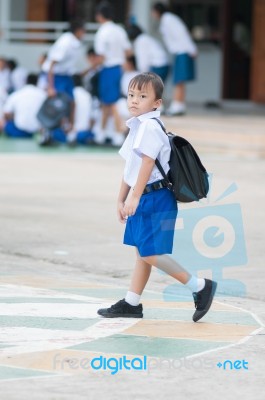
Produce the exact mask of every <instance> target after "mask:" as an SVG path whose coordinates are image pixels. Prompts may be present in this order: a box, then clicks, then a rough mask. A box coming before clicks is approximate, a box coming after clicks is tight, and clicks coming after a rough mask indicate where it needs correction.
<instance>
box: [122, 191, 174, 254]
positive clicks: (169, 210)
mask: <svg viewBox="0 0 265 400" xmlns="http://www.w3.org/2000/svg"><path fill="white" fill-rule="evenodd" d="M176 218H177V202H176V199H175V196H174V194H173V193H172V192H171V191H170V190H169V189H167V188H163V189H159V190H155V191H153V192H150V193H147V194H144V195H142V196H141V199H140V202H139V206H138V208H137V210H136V213H135V214H134V215H133V216H131V217H128V219H127V223H126V228H125V232H124V239H123V243H124V244H127V245H130V246H135V247H137V249H138V251H139V254H140V256H141V257H148V256H154V255H161V254H172V249H173V239H174V229H175V222H176Z"/></svg>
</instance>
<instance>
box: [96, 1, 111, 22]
mask: <svg viewBox="0 0 265 400" xmlns="http://www.w3.org/2000/svg"><path fill="white" fill-rule="evenodd" d="M95 14H96V15H97V14H99V15H102V17H104V18H105V19H108V20H111V21H112V20H113V19H114V9H113V7H112V5H111V4H110V3H109V2H108V1H102V2H101V3H99V5H98V6H97V7H96V12H95Z"/></svg>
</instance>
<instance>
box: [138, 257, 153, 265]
mask: <svg viewBox="0 0 265 400" xmlns="http://www.w3.org/2000/svg"><path fill="white" fill-rule="evenodd" d="M141 259H142V260H143V261H144V262H146V263H147V264H150V265H155V264H156V261H155V260H156V256H148V257H141Z"/></svg>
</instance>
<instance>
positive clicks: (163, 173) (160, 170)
mask: <svg viewBox="0 0 265 400" xmlns="http://www.w3.org/2000/svg"><path fill="white" fill-rule="evenodd" d="M152 119H155V120H156V122H158V123H159V125H160V127H161V128H162V130H163V131H164V132H165V134H166V135H167V131H166V128H165V127H164V125H163V124H162V122H161V121H160V119H158V118H152ZM155 165H156V166H157V168H158V170H159V172H160V174H161V175H162V176H163V178H164V179H165V181H166V182H167V184H168V186H169V187H171V186H172V183H171V182H170V180H169V179H168V176H167V174H166V173H165V171H164V169H163V167H162V165H161V164H160V162H159V161H158V159H156V160H155Z"/></svg>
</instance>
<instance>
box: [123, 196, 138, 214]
mask: <svg viewBox="0 0 265 400" xmlns="http://www.w3.org/2000/svg"><path fill="white" fill-rule="evenodd" d="M139 201H140V199H139V197H136V196H131V197H130V199H129V200H128V201H127V202H126V203H125V206H124V208H123V214H124V215H125V217H131V216H132V215H134V214H135V211H136V209H137V207H138V205H139Z"/></svg>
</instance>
